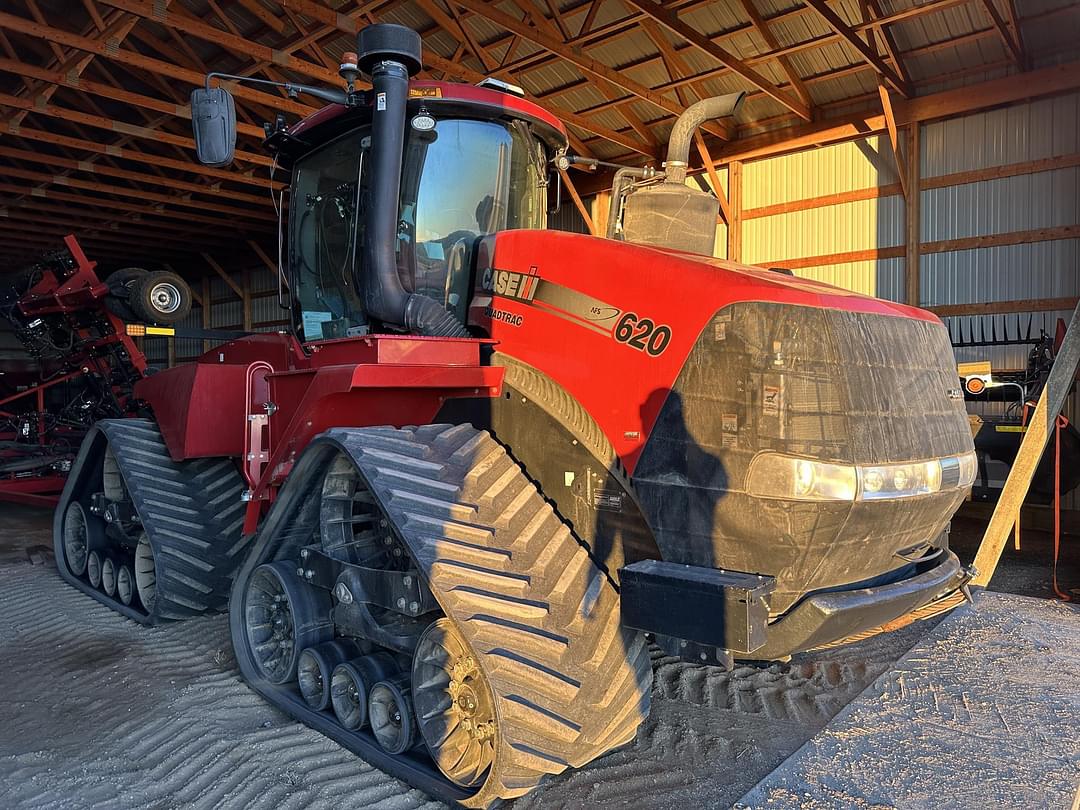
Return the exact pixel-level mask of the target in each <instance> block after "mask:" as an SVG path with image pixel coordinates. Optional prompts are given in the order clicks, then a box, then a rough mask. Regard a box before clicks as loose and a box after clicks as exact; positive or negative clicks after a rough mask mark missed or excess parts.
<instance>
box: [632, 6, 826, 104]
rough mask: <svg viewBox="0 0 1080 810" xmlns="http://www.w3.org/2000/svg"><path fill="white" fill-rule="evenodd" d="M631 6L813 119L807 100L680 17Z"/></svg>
mask: <svg viewBox="0 0 1080 810" xmlns="http://www.w3.org/2000/svg"><path fill="white" fill-rule="evenodd" d="M626 2H627V3H628V4H629V5H632V6H636V7H637V8H639V9H640V10H641V11H643V12H644V13H645V14H646V15H648V16H649V17H651V18H652V19H654V20H656V21H657V22H658V23H660V24H661V25H662V26H664V27H665V28H667V29H668V30H669V31H671V32H672V33H674V34H677V35H678V36H680V37H682V38H683V39H685V40H686V41H687V42H689V43H690V44H691V45H693V46H694V47H695V48H697V49H698V50H700V51H701V52H702V53H705V54H707V55H708V56H711V57H712V58H713V59H715V60H716V61H718V62H719V63H720V64H722V65H724V66H725V67H727V68H729V69H730V70H732V71H733V72H735V73H737V74H739V76H741V77H742V78H743V79H745V80H746V81H748V82H749V83H750V84H752V85H753V86H754V87H757V88H759V89H760V90H761V91H763V92H764V93H765V94H766V95H768V96H770V97H771V98H773V99H775V100H776V101H779V102H780V103H781V104H783V105H784V106H785V107H787V108H788V109H789V110H791V111H792V112H793V113H795V114H796V115H798V116H799V117H800V118H805V119H806V120H807V121H809V120H811V119H812V118H813V116H812V115H811V113H810V107H809V106H808V105H807V104H805V103H804V102H803V101H801V100H799V99H797V98H792V97H791V96H790V95H789V94H788V93H786V92H784V91H783V90H781V89H780V88H779V87H777V86H776V85H775V84H773V83H772V82H770V81H769V80H768V79H766V78H765V77H764V76H762V75H761V74H760V73H758V72H757V71H756V70H754V69H753V68H752V67H750V66H749V65H747V64H746V63H745V62H744V61H743V60H741V59H739V58H738V57H737V56H735V55H734V54H733V53H730V52H729V51H726V50H724V49H723V48H722V47H720V46H719V45H717V44H716V43H714V42H713V41H712V40H711V39H709V38H708V37H707V36H705V35H704V34H702V33H701V32H700V31H698V30H696V29H695V28H694V27H693V26H690V25H688V24H686V23H685V22H683V21H682V20H680V19H679V16H678V14H676V13H675V12H674V11H671V10H670V9H668V8H665V7H664V6H661V5H658V4H657V3H654V2H652V0H626Z"/></svg>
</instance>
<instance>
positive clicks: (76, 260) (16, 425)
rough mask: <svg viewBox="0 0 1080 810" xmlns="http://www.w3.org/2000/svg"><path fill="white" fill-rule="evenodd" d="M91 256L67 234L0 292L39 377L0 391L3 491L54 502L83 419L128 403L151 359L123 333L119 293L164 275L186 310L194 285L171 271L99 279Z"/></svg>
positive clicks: (86, 423) (123, 411) (90, 420)
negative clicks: (1, 394)
mask: <svg viewBox="0 0 1080 810" xmlns="http://www.w3.org/2000/svg"><path fill="white" fill-rule="evenodd" d="M96 266H97V263H96V262H93V261H90V260H89V259H87V257H86V254H85V253H84V252H83V250H82V248H81V247H80V246H79V243H78V241H77V240H76V239H75V237H74V236H73V235H69V236H66V237H64V248H63V249H61V250H57V251H55V252H53V253H50V254H47V255H46V256H43V257H42V259H41V260H40V261H39V262H37V263H36V264H34V265H33V266H32V267H30V268H29V269H28V270H26V271H25V272H23V273H22V274H21V275H20V276H19V278H18V279H17V280H16V281H15V283H14V284H13V285H12V286H11V288H10V290H9V291H8V293H7V294H6V295H5V296H4V298H3V299H2V300H0V315H2V316H3V318H4V319H5V320H6V321H8V323H9V324H10V325H11V327H12V329H13V330H14V333H15V336H16V338H17V339H18V340H19V342H20V343H21V344H22V345H23V347H24V348H25V350H26V352H27V354H28V355H29V359H30V360H31V362H32V363H33V364H34V365H36V367H37V369H36V370H37V381H36V382H33V383H32V384H30V385H28V386H27V385H23V386H19V387H18V389H17V390H15V391H14V392H12V393H10V394H9V395H7V396H5V397H3V398H2V399H0V499H2V500H17V501H21V502H33V503H40V504H42V505H53V504H55V503H56V500H57V498H58V496H59V494H60V491H61V490H62V489H63V487H64V481H65V479H66V477H67V473H68V471H69V470H70V469H71V463H72V459H73V458H74V456H75V453H76V452H77V450H78V448H79V444H80V443H81V442H82V439H83V436H84V435H85V433H86V431H87V429H89V428H90V426H91V425H93V424H94V423H95V422H96V421H98V420H99V419H105V418H110V417H118V416H124V415H128V414H130V413H131V411H132V400H131V390H132V386H133V385H134V384H135V382H136V381H138V380H140V379H142V377H143V376H145V375H146V373H147V362H146V357H145V356H144V355H143V353H142V352H141V351H140V350H139V348H138V346H136V345H135V342H134V341H133V340H132V339H131V337H129V336H128V335H127V333H126V329H125V326H124V322H123V320H122V319H121V315H126V314H128V312H127V311H125V309H124V307H125V306H130V305H129V304H126V303H125V302H124V300H123V299H124V298H125V297H128V298H129V300H130V296H131V294H132V292H133V291H134V290H135V289H136V288H139V287H145V286H146V284H145V282H147V281H148V280H151V279H152V280H153V282H154V283H155V284H160V283H161V282H162V280H163V278H162V277H163V276H169V277H171V278H170V279H168V281H169V283H170V284H172V285H173V286H174V287H175V289H176V290H177V291H178V293H179V298H178V299H177V300H178V301H179V304H180V305H179V306H178V307H177V308H176V312H180V310H183V314H186V311H187V310H186V309H185V308H184V307H183V299H184V296H185V295H186V296H187V300H188V308H190V291H189V290H187V288H186V285H184V284H183V282H180V286H177V285H176V281H179V279H176V277H175V274H172V273H148V272H147V271H145V270H142V269H140V268H129V269H126V270H118V271H116V273H113V274H112V275H110V277H109V279H108V281H102V280H101V279H100V278H98V275H97V273H96V272H95V268H96ZM174 279H175V280H174ZM139 282H143V283H141V284H140V283H139ZM149 292H150V291H149V290H147V294H148V295H149ZM159 298H160V296H159ZM164 314H165V315H166V316H167V315H168V313H164ZM182 316H183V315H181V316H180V317H182Z"/></svg>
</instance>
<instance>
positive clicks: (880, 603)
mask: <svg viewBox="0 0 1080 810" xmlns="http://www.w3.org/2000/svg"><path fill="white" fill-rule="evenodd" d="M970 578H971V577H970V574H969V572H968V571H967V569H965V568H964V567H963V566H962V565H961V564H960V560H959V559H957V557H956V555H955V554H953V553H952V552H951V551H948V550H944V551H943V552H942V554H941V556H940V558H939V560H938V561H937V562H936V564H933V565H931V567H929V568H927V569H924V570H922V571H921V572H920V573H916V574H915V575H914V576H911V577H908V578H907V579H902V580H899V581H897V582H890V583H889V584H887V585H877V586H874V587H870V588H857V589H854V590H849V591H829V592H827V593H819V594H815V595H813V596H808V597H806V598H805V599H803V600H802V601H801V602H799V603H798V604H797V605H796V606H795V607H793V608H792V609H791V610H789V611H788V612H787V613H785V614H784V615H783V616H782V617H781V618H779V619H777V620H776V621H774V622H773V623H772V624H770V625H769V626H768V629H767V633H766V634H767V640H766V642H765V645H764V646H763V647H759V648H758V649H756V650H754V651H753V652H752V653H749V654H740V655H739V656H738V657H740V658H746V659H752V660H763V661H770V660H775V659H778V658H784V657H785V656H788V655H792V654H793V653H797V652H802V651H804V650H811V649H813V648H814V647H819V646H821V645H822V644H828V643H829V642H832V641H838V640H839V639H842V638H847V637H848V636H851V635H854V634H856V633H861V632H863V631H865V630H871V629H873V628H875V627H879V626H881V625H883V624H885V623H887V622H890V621H892V620H893V619H897V618H899V617H901V616H903V615H904V614H906V613H909V612H911V611H912V610H915V609H917V608H920V607H922V606H923V605H925V604H927V603H929V602H932V601H933V600H934V599H937V598H938V597H939V596H943V595H944V594H947V593H950V592H952V591H954V590H956V589H957V588H959V587H960V586H961V585H963V584H964V583H965V582H967V581H968V580H969V579H970Z"/></svg>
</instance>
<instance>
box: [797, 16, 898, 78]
mask: <svg viewBox="0 0 1080 810" xmlns="http://www.w3.org/2000/svg"><path fill="white" fill-rule="evenodd" d="M806 4H807V5H809V6H810V7H812V8H813V9H814V10H815V11H816V12H817V13H818V14H820V15H821V19H823V20H824V21H825V23H826V24H827V25H828V26H829V27H830V28H831V29H832V30H833V31H835V32H836V33H837V34H839V35H840V36H841V37H843V38H844V40H846V41H847V43H848V44H849V45H851V47H853V48H854V49H855V50H856V51H858V52H859V54H860V55H861V56H862V58H863V59H864V60H865V61H866V63H867V64H868V65H870V66H871V67H872V68H873V69H874V70H876V71H877V72H878V73H879V74H880V75H881V76H882V77H883V78H884V79H885V81H887V82H888V83H889V84H891V85H892V86H893V87H894V88H895V89H896V91H897V92H898V93H900V94H901V95H902V96H904V98H910V97H911V95H912V89H911V85H910V84H909V83H908V82H906V81H904V80H903V79H902V78H900V76H899V75H897V73H896V71H894V70H893V69H892V68H891V67H889V65H887V64H886V63H885V60H884V59H882V58H881V57H880V56H878V55H877V51H876V49H873V48H871V47H870V45H869V44H867V42H866V41H865V40H864V39H863V38H862V37H860V36H859V35H858V33H857V32H856V31H855V29H853V28H852V27H851V26H850V25H848V24H847V23H846V22H844V21H843V20H842V19H841V18H840V15H839V14H837V13H836V12H835V11H833V10H832V9H831V8H829V6H828V4H827V3H826V2H825V0H806Z"/></svg>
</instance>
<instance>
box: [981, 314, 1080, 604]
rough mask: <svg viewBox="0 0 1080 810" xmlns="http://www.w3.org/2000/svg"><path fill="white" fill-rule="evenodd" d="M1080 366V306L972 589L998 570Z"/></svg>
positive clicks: (1031, 425) (1014, 467)
mask: <svg viewBox="0 0 1080 810" xmlns="http://www.w3.org/2000/svg"><path fill="white" fill-rule="evenodd" d="M1078 365H1080V304H1078V305H1077V307H1076V309H1074V310H1073V314H1072V318H1071V319H1070V320H1069V328H1068V330H1067V331H1066V332H1065V339H1064V340H1063V341H1062V342H1061V348H1060V349H1059V350H1058V354H1057V357H1055V358H1054V367H1053V368H1052V369H1051V370H1050V376H1049V377H1048V378H1047V379H1046V385H1045V386H1043V390H1042V393H1041V394H1040V395H1039V402H1038V404H1037V405H1036V406H1035V413H1034V414H1032V417H1031V420H1030V421H1029V422H1028V426H1027V431H1026V432H1025V433H1024V438H1023V440H1022V441H1021V442H1020V449H1019V450H1018V451H1017V452H1016V460H1015V461H1013V465H1012V469H1011V470H1009V477H1008V478H1006V479H1005V486H1004V487H1003V488H1002V490H1001V495H999V496H998V502H997V506H996V507H994V514H993V515H992V516H991V517H990V523H989V525H988V526H987V527H986V534H984V535H983V539H982V543H980V544H979V551H978V552H977V553H976V554H975V562H974V566H975V568H976V570H977V571H978V574H977V575H976V577H975V578H974V579H973V580H972V581H971V584H972V585H981V586H982V587H984V588H985V587H986V586H987V585H988V584H989V583H990V580H991V578H992V577H993V576H994V571H995V570H996V569H997V564H998V560H1000V559H1001V552H1002V550H1003V549H1004V548H1005V543H1006V541H1007V540H1008V539H1009V534H1010V532H1011V531H1012V527H1013V524H1014V523H1015V521H1016V515H1017V514H1018V513H1019V511H1020V506H1021V504H1023V502H1024V498H1026V497H1027V493H1028V490H1029V489H1030V488H1031V479H1032V478H1033V477H1034V475H1035V468H1036V467H1037V466H1038V465H1039V461H1040V460H1041V459H1042V455H1043V451H1045V450H1046V445H1047V443H1048V442H1049V441H1050V437H1051V436H1052V435H1053V433H1054V427H1055V424H1056V422H1057V417H1058V414H1060V413H1061V409H1062V407H1063V406H1064V405H1065V398H1066V397H1067V396H1068V395H1069V390H1070V389H1071V388H1072V384H1073V381H1074V380H1075V379H1076V369H1077V366H1078Z"/></svg>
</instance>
